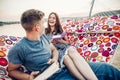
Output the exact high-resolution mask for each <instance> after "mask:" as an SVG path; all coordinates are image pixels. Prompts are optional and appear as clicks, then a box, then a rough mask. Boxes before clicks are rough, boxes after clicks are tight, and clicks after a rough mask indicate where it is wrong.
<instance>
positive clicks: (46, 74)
mask: <svg viewBox="0 0 120 80" xmlns="http://www.w3.org/2000/svg"><path fill="white" fill-rule="evenodd" d="M59 69H60V68H59V64H58V63H53V64H52V65H50V67H48V68H47V69H46V70H45V71H44V72H43V73H41V74H40V75H38V76H37V77H36V78H35V79H34V80H46V79H48V78H49V77H50V76H52V75H53V74H54V73H55V72H57V71H58V70H59Z"/></svg>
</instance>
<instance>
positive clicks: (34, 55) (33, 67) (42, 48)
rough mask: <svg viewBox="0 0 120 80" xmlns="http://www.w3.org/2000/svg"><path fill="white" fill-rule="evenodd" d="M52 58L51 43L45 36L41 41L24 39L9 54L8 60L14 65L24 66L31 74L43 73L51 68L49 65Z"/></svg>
mask: <svg viewBox="0 0 120 80" xmlns="http://www.w3.org/2000/svg"><path fill="white" fill-rule="evenodd" d="M50 58H51V49H50V42H49V40H48V39H47V38H46V36H45V35H42V36H41V37H40V40H36V41H35V40H28V39H27V38H26V37H23V39H22V40H21V41H19V42H18V43H16V44H15V46H14V47H12V48H11V49H10V51H9V53H8V60H9V62H11V63H13V64H22V65H24V66H25V67H26V69H27V70H28V71H30V72H32V71H38V70H39V71H40V72H43V71H44V70H45V69H46V68H48V67H49V65H48V64H47V62H48V60H49V59H50Z"/></svg>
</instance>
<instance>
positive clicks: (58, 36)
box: [52, 32, 67, 40]
mask: <svg viewBox="0 0 120 80" xmlns="http://www.w3.org/2000/svg"><path fill="white" fill-rule="evenodd" d="M66 34H67V33H66V32H63V33H62V34H58V35H53V37H52V40H59V39H62V38H64V37H65V35H66Z"/></svg>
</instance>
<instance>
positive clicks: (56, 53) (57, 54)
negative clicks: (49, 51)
mask: <svg viewBox="0 0 120 80" xmlns="http://www.w3.org/2000/svg"><path fill="white" fill-rule="evenodd" d="M58 56H59V53H58V51H57V49H55V50H53V59H56V60H58Z"/></svg>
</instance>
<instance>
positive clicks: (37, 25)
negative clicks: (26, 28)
mask: <svg viewBox="0 0 120 80" xmlns="http://www.w3.org/2000/svg"><path fill="white" fill-rule="evenodd" d="M34 28H35V29H34V30H35V31H37V32H38V31H39V29H40V27H39V24H35V27H34Z"/></svg>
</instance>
